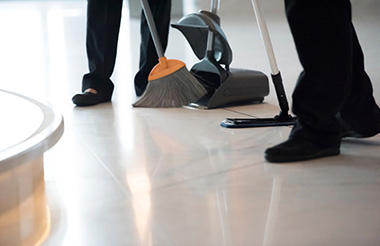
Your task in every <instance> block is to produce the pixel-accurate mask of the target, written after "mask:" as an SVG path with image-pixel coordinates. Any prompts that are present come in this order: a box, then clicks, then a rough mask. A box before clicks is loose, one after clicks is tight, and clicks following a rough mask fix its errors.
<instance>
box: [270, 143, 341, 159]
mask: <svg viewBox="0 0 380 246" xmlns="http://www.w3.org/2000/svg"><path fill="white" fill-rule="evenodd" d="M339 153H340V150H339V147H325V146H320V145H317V144H315V143H312V142H310V141H308V140H304V139H299V138H292V139H289V140H287V141H285V142H283V143H281V144H279V145H276V146H274V147H272V148H269V149H267V150H266V151H265V159H266V160H267V161H269V162H294V161H304V160H311V159H316V158H321V157H326V156H334V155H339Z"/></svg>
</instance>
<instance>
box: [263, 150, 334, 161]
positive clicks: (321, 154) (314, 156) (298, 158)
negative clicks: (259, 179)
mask: <svg viewBox="0 0 380 246" xmlns="http://www.w3.org/2000/svg"><path fill="white" fill-rule="evenodd" d="M339 154H340V150H339V149H337V150H325V151H320V152H318V153H314V154H312V155H307V156H296V157H294V156H268V155H266V156H265V159H266V160H267V161H268V162H273V163H284V162H297V161H307V160H313V159H318V158H323V157H329V156H336V155H339Z"/></svg>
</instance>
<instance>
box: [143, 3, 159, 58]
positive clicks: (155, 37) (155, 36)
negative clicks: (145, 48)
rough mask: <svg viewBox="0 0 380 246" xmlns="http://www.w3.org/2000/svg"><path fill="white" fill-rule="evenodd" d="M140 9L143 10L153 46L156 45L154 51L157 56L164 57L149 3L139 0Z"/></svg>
mask: <svg viewBox="0 0 380 246" xmlns="http://www.w3.org/2000/svg"><path fill="white" fill-rule="evenodd" d="M141 5H142V9H143V11H144V15H145V19H146V20H147V23H148V26H149V31H150V34H151V36H152V39H153V43H154V46H155V47H156V52H157V55H158V58H162V57H164V51H163V49H162V45H161V42H160V39H159V36H158V32H157V28H156V24H155V22H154V19H153V15H152V11H151V10H150V7H149V3H148V1H147V0H141Z"/></svg>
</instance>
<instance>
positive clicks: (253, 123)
mask: <svg viewBox="0 0 380 246" xmlns="http://www.w3.org/2000/svg"><path fill="white" fill-rule="evenodd" d="M252 5H253V9H254V12H255V15H256V20H257V24H258V26H259V31H260V34H261V38H262V40H263V43H264V47H265V51H266V53H267V56H268V60H269V64H270V67H271V77H272V81H273V84H274V87H275V91H276V94H277V100H278V102H279V106H280V113H279V114H278V115H276V116H274V117H273V118H258V119H245V118H227V119H225V120H224V121H222V123H221V124H220V125H221V126H223V127H227V128H244V127H266V126H288V125H294V123H295V121H296V117H293V116H291V115H289V113H288V112H289V105H288V100H287V99H286V94H285V89H284V86H283V83H282V77H281V73H280V71H279V70H278V67H277V63H276V59H275V56H274V51H273V47H272V44H271V40H270V37H269V32H268V28H267V25H266V23H265V19H264V17H263V15H262V14H261V9H260V6H259V3H258V1H257V0H252Z"/></svg>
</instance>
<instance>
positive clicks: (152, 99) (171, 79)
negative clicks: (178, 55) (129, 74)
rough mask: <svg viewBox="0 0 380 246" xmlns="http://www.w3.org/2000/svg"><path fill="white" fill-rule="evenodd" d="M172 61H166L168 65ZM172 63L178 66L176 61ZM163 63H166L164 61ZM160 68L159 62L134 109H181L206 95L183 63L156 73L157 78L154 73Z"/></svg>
mask: <svg viewBox="0 0 380 246" xmlns="http://www.w3.org/2000/svg"><path fill="white" fill-rule="evenodd" d="M172 61H173V60H167V62H168V63H169V62H172ZM174 61H175V62H176V63H177V65H178V61H177V60H174ZM164 62H166V59H165V61H164ZM160 66H162V62H161V61H160V63H159V64H158V65H157V66H156V68H154V69H153V70H152V73H151V75H150V76H149V79H148V80H149V83H148V86H147V87H146V90H145V92H144V94H143V95H142V96H141V98H140V99H139V100H137V101H136V102H135V103H134V104H133V106H134V107H144V108H174V107H181V106H184V105H188V104H189V103H191V102H196V101H198V100H199V99H200V98H201V97H203V96H204V95H205V94H206V90H205V88H204V87H203V86H202V85H201V84H200V83H199V82H198V80H197V79H196V78H195V77H194V76H193V75H192V74H191V73H190V72H189V71H188V70H187V68H186V66H185V65H184V63H182V62H181V65H178V66H176V67H173V66H168V67H164V68H163V69H164V70H165V71H164V73H162V71H161V72H160V73H157V74H159V75H158V76H157V74H154V72H155V70H157V68H160ZM165 66H166V65H165ZM178 67H179V68H178ZM173 70H174V71H173ZM162 74H164V75H162Z"/></svg>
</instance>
